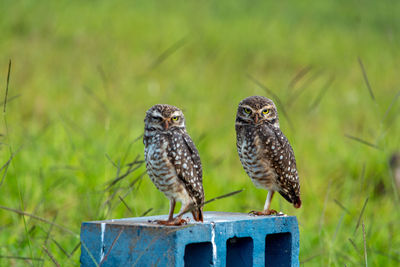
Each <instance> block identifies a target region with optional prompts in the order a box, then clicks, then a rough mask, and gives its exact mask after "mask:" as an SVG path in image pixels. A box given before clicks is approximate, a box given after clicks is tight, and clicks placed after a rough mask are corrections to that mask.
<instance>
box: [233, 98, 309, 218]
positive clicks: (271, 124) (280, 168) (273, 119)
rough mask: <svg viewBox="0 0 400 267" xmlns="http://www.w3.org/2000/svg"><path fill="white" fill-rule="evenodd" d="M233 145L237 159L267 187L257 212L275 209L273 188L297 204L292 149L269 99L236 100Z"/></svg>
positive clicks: (298, 184) (272, 211) (270, 211)
mask: <svg viewBox="0 0 400 267" xmlns="http://www.w3.org/2000/svg"><path fill="white" fill-rule="evenodd" d="M235 128H236V145H237V150H238V154H239V158H240V161H241V163H242V165H243V168H244V169H245V171H246V173H247V174H248V176H249V177H250V178H251V180H252V181H253V183H254V184H255V185H256V186H257V187H260V188H264V189H267V190H268V196H267V200H266V202H265V206H264V210H263V211H261V212H256V211H255V212H253V213H254V214H256V215H270V214H273V213H277V212H276V211H275V210H272V209H270V204H271V200H272V196H273V194H274V192H276V191H277V192H279V193H280V194H281V195H282V196H283V197H284V198H285V199H286V200H287V201H289V202H290V203H292V204H293V205H294V207H295V208H300V206H301V200H300V183H299V176H298V173H297V168H296V160H295V157H294V153H293V149H292V147H291V146H290V144H289V141H288V140H287V138H286V136H285V135H284V134H283V133H282V131H281V130H280V127H279V120H278V112H277V109H276V107H275V104H274V103H273V101H272V100H270V99H268V98H266V97H263V96H251V97H248V98H246V99H244V100H242V101H241V102H240V103H239V106H238V110H237V115H236V123H235Z"/></svg>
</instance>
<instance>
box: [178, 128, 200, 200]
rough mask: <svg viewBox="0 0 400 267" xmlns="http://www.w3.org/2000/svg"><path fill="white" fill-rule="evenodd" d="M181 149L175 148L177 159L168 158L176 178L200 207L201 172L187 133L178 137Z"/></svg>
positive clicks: (196, 155)
mask: <svg viewBox="0 0 400 267" xmlns="http://www.w3.org/2000/svg"><path fill="white" fill-rule="evenodd" d="M179 138H181V140H179V141H178V143H179V144H180V146H181V147H179V148H177V151H179V153H180V155H179V153H178V155H179V157H178V158H177V157H170V158H171V161H172V162H173V164H174V166H175V170H176V173H177V176H178V178H179V179H180V180H181V181H182V182H183V184H184V185H185V188H186V189H187V190H188V192H189V194H190V196H192V197H193V198H194V199H195V200H196V204H198V205H200V204H201V203H203V202H204V190H203V170H202V167H201V161H200V156H199V152H198V151H197V149H196V146H195V145H194V143H193V141H192V139H191V138H190V136H189V135H188V134H187V133H184V134H182V135H180V136H179ZM176 145H177V144H176Z"/></svg>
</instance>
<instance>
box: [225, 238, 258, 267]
mask: <svg viewBox="0 0 400 267" xmlns="http://www.w3.org/2000/svg"><path fill="white" fill-rule="evenodd" d="M253 247H254V245H253V239H252V238H251V237H233V238H229V239H228V240H226V266H227V267H236V266H241V267H247V266H253Z"/></svg>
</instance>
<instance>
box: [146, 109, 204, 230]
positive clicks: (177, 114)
mask: <svg viewBox="0 0 400 267" xmlns="http://www.w3.org/2000/svg"><path fill="white" fill-rule="evenodd" d="M144 122H145V132H144V137H143V143H144V145H145V151H144V155H145V161H146V169H147V173H148V175H149V177H150V179H151V180H152V181H153V183H154V184H155V186H156V187H157V188H158V189H159V190H160V191H161V192H163V193H164V194H165V195H166V197H167V198H168V199H169V200H170V212H169V217H168V220H167V221H159V223H162V224H167V225H179V224H181V223H183V222H184V221H183V220H182V219H181V217H182V215H183V213H185V212H187V211H189V210H190V211H191V212H192V214H193V218H194V219H195V220H196V221H203V212H202V205H203V202H204V191H203V184H202V179H203V178H202V177H203V172H202V167H201V161H200V156H199V153H198V151H197V149H196V147H195V145H194V143H193V141H192V139H191V138H190V136H189V135H188V133H187V132H186V127H185V117H184V116H183V113H182V111H181V110H180V109H179V108H177V107H174V106H171V105H161V104H158V105H154V106H153V107H151V108H150V109H149V110H148V111H147V112H146V117H145V120H144ZM176 201H180V202H182V208H181V211H180V213H179V215H178V216H177V217H176V218H175V219H174V218H173V212H174V208H175V204H176Z"/></svg>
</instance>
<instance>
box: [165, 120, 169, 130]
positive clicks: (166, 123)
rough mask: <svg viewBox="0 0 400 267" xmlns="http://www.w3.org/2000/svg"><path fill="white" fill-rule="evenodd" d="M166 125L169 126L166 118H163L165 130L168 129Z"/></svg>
mask: <svg viewBox="0 0 400 267" xmlns="http://www.w3.org/2000/svg"><path fill="white" fill-rule="evenodd" d="M168 126H169V125H168V120H165V121H164V129H165V130H168Z"/></svg>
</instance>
